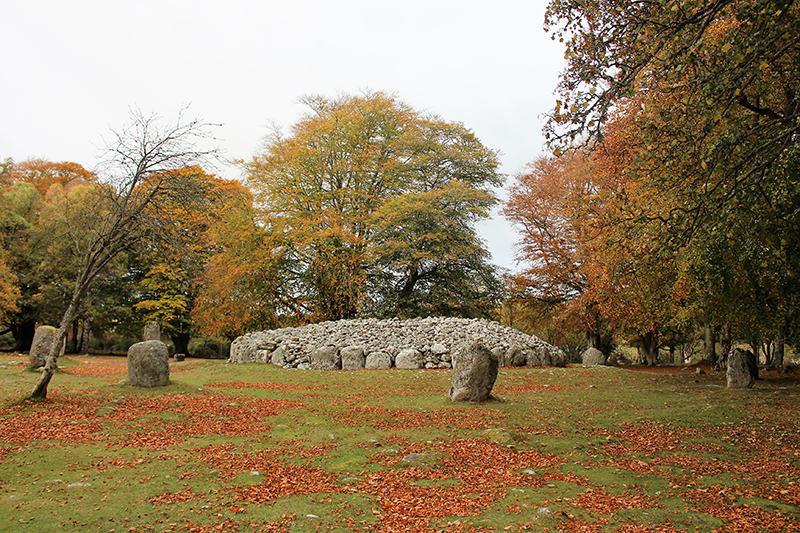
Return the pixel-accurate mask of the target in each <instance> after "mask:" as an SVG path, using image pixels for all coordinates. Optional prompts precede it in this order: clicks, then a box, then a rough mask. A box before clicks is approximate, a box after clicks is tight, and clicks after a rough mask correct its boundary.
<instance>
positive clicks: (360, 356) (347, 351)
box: [339, 346, 366, 370]
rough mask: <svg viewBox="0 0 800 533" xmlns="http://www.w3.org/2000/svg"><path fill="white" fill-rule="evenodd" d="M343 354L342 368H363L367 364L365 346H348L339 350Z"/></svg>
mask: <svg viewBox="0 0 800 533" xmlns="http://www.w3.org/2000/svg"><path fill="white" fill-rule="evenodd" d="M339 353H340V354H341V356H342V370H362V369H363V368H364V367H365V366H366V358H365V357H364V348H363V347H361V346H347V347H346V348H342V349H341V351H340V352H339Z"/></svg>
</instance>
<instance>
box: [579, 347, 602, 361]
mask: <svg viewBox="0 0 800 533" xmlns="http://www.w3.org/2000/svg"><path fill="white" fill-rule="evenodd" d="M581 362H582V363H583V364H584V365H604V364H606V356H605V355H603V352H601V351H600V350H598V349H597V348H589V349H587V350H586V351H585V352H583V353H582V354H581Z"/></svg>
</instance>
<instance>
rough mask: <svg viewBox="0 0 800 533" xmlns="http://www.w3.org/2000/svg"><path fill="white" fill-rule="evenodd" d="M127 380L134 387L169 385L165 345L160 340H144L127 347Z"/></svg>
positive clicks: (167, 356) (167, 355)
mask: <svg viewBox="0 0 800 533" xmlns="http://www.w3.org/2000/svg"><path fill="white" fill-rule="evenodd" d="M128 381H129V382H130V384H131V385H133V386H134V387H148V388H150V387H165V386H167V385H169V350H168V349H167V345H166V344H164V343H163V342H161V341H144V342H139V343H136V344H134V345H133V346H131V347H130V348H128Z"/></svg>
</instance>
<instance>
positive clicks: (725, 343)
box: [715, 322, 731, 370]
mask: <svg viewBox="0 0 800 533" xmlns="http://www.w3.org/2000/svg"><path fill="white" fill-rule="evenodd" d="M719 344H720V354H719V359H718V360H717V364H716V365H715V366H716V368H718V369H720V370H721V369H724V368H727V367H728V353H730V351H731V325H730V324H729V323H727V322H726V323H725V325H724V326H722V329H721V330H720V332H719Z"/></svg>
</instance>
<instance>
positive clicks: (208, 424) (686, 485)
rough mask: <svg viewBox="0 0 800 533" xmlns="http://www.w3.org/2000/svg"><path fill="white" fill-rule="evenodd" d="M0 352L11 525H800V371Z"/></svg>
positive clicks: (3, 481) (5, 522) (1, 468)
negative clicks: (164, 376) (147, 368)
mask: <svg viewBox="0 0 800 533" xmlns="http://www.w3.org/2000/svg"><path fill="white" fill-rule="evenodd" d="M26 363H27V358H26V357H24V356H19V355H2V356H0V531H15V532H16V531H42V532H52V531H103V532H109V533H111V532H145V531H159V532H161V531H189V532H208V531H241V532H250V531H264V532H267V531H270V532H271V531H274V532H279V531H286V532H288V531H362V532H368V531H380V532H409V531H410V532H414V531H425V532H437V531H447V532H467V531H501V532H502V531H512V532H517V531H554V532H555V531H563V532H578V531H580V532H592V531H603V532H605V531H609V532H610V531H620V532H627V533H634V532H674V531H687V532H688V531H691V532H694V531H709V532H710V531H719V532H763V531H767V532H772V531H775V532H787V533H788V532H797V531H800V507H798V504H800V486H799V484H800V433H798V428H799V427H800V419H799V418H798V414H800V394H798V393H800V376H797V377H790V378H784V377H780V376H778V375H776V374H771V373H764V374H765V376H764V377H765V379H763V380H761V381H758V382H757V384H756V387H755V388H754V389H753V390H728V389H726V388H725V376H724V374H722V373H714V372H710V371H709V372H708V373H707V374H696V373H695V369H694V368H690V369H679V368H669V369H641V368H638V369H631V368H600V367H598V368H583V367H580V366H573V367H572V368H565V369H559V368H515V369H506V368H504V369H501V372H500V375H499V376H498V380H497V383H496V385H495V389H494V396H495V399H493V400H490V401H488V402H485V403H482V404H457V405H456V404H452V403H451V402H450V401H449V399H448V398H447V391H448V389H449V379H450V375H451V374H450V372H449V371H436V370H424V371H409V370H395V369H393V370H386V371H355V372H318V371H296V370H295V371H289V370H283V369H281V368H278V367H276V366H273V365H263V364H246V365H245V364H243V365H227V364H225V363H224V362H222V361H205V360H192V359H189V360H187V361H185V362H181V363H171V364H170V366H171V384H170V385H169V386H168V387H164V388H160V389H137V388H133V387H130V386H128V385H127V383H126V378H127V367H126V361H125V358H121V357H94V356H68V357H64V358H62V360H61V362H60V364H61V366H62V367H63V368H62V369H61V370H60V372H59V373H58V374H56V376H55V377H54V378H53V381H52V383H51V386H50V393H49V396H48V399H47V400H46V401H44V402H28V401H25V402H17V400H19V399H20V398H22V397H24V396H25V395H26V394H27V393H28V392H29V391H30V390H31V389H32V387H33V385H34V383H35V381H36V379H37V377H38V374H37V373H34V372H32V371H30V370H28V369H27V368H26Z"/></svg>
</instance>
